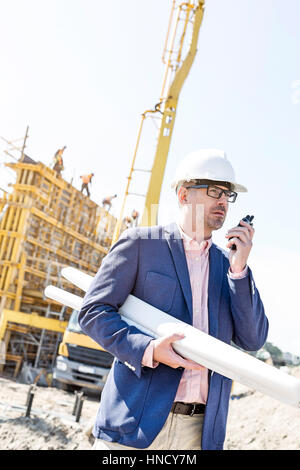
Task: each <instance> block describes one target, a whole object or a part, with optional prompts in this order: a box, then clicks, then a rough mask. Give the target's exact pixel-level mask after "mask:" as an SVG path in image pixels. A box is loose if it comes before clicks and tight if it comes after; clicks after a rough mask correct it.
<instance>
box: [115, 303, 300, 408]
mask: <svg viewBox="0 0 300 470" xmlns="http://www.w3.org/2000/svg"><path fill="white" fill-rule="evenodd" d="M119 311H120V312H121V313H122V315H123V316H124V317H125V318H126V319H130V320H133V321H137V319H138V320H139V323H142V324H143V326H145V327H146V328H147V329H148V330H150V331H152V332H153V334H154V335H156V336H164V335H169V334H171V333H174V332H182V333H184V335H185V337H184V338H183V339H181V340H179V341H176V342H174V343H173V347H174V349H175V351H177V352H178V353H179V354H181V355H182V356H183V357H185V358H188V359H192V360H193V361H195V362H198V363H199V364H202V365H203V366H205V367H207V368H208V369H211V370H213V371H215V372H218V373H219V374H221V375H224V376H226V377H228V378H230V379H232V380H236V381H237V382H239V383H241V384H243V385H246V386H248V387H250V388H254V389H255V390H258V391H260V392H262V393H264V394H266V395H269V396H271V397H273V398H275V399H277V400H279V401H282V402H284V403H287V404H289V405H292V406H296V407H300V380H299V379H297V378H296V377H293V376H291V375H288V374H286V373H284V372H282V371H280V370H278V369H276V368H275V367H273V366H270V365H269V364H266V363H264V362H262V361H260V360H259V359H256V358H255V357H253V356H251V355H249V354H247V353H245V352H243V351H240V350H238V349H236V348H234V347H232V346H230V345H228V344H226V343H224V342H223V341H220V340H218V339H216V338H214V337H213V336H210V335H208V334H206V333H203V332H202V331H200V330H198V329H196V328H194V327H192V326H190V325H188V324H187V323H185V322H182V321H180V320H178V319H176V318H174V317H172V316H170V315H168V314H166V313H164V312H162V311H161V310H159V309H157V308H155V307H153V306H151V305H149V304H147V303H146V302H144V301H142V300H140V299H138V298H137V297H134V296H132V295H129V296H128V298H127V299H126V301H125V302H124V304H123V305H122V306H121V307H120V309H119Z"/></svg>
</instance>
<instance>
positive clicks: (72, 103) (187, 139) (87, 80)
mask: <svg viewBox="0 0 300 470" xmlns="http://www.w3.org/2000/svg"><path fill="white" fill-rule="evenodd" d="M171 5H172V1H171V0H128V1H124V0H114V2H107V1H104V0H51V1H50V0H26V1H24V0H4V1H2V2H1V15H0V41H1V44H2V50H1V74H0V83H1V87H0V104H1V112H0V136H1V137H4V138H6V139H8V140H14V139H17V138H22V137H24V135H25V132H26V127H27V126H29V138H28V140H27V146H26V151H25V153H26V154H27V155H29V156H30V157H31V158H34V159H36V160H37V161H41V162H43V163H45V164H50V163H52V158H53V155H54V153H55V152H56V150H57V149H58V148H60V147H62V146H64V145H66V146H67V149H66V151H65V153H64V165H65V171H64V172H63V177H64V178H65V179H66V180H67V181H71V179H72V178H73V184H74V186H75V187H77V188H78V189H80V186H81V180H80V178H79V177H80V175H82V174H84V173H90V172H93V173H95V177H94V180H93V183H92V186H91V198H92V199H93V200H94V201H95V202H96V203H98V204H101V201H102V199H103V197H105V196H108V195H112V194H115V193H116V194H117V195H118V198H117V199H116V200H114V203H113V209H112V212H113V214H114V215H116V216H118V214H119V211H120V207H121V202H122V200H123V195H124V190H125V185H126V181H127V180H126V177H127V176H128V174H129V169H130V165H131V160H132V157H133V152H134V147H135V143H136V139H137V134H138V128H139V124H140V119H141V114H142V113H143V112H144V111H146V110H147V109H153V108H154V106H155V105H156V104H157V103H158V101H159V98H160V92H161V87H162V80H163V73H164V64H163V63H162V53H163V47H164V42H165V37H166V32H167V26H168V21H169V14H170V11H171ZM299 18H300V2H299V0H288V1H287V2H282V1H279V0H227V1H226V2H225V1H223V0H207V1H206V8H205V14H204V18H203V23H202V27H201V29H200V34H199V41H198V52H197V55H196V59H195V61H194V64H193V66H192V68H191V71H190V73H189V75H188V77H187V79H186V81H185V83H184V86H183V89H182V92H181V94H180V98H179V105H178V108H177V115H176V121H175V127H174V133H173V137H172V141H171V146H170V152H169V156H168V162H167V167H166V172H165V177H164V183H163V187H162V193H161V200H160V210H159V223H163V224H164V223H168V222H170V221H172V220H173V219H174V218H175V217H176V210H177V209H176V207H177V204H176V199H175V196H174V194H173V192H172V190H171V189H170V183H171V181H172V176H173V173H174V171H175V168H176V165H177V164H178V162H179V161H180V159H181V158H182V157H184V156H185V154H186V153H188V152H191V151H194V150H197V149H199V148H220V149H224V150H225V151H226V152H227V156H228V158H229V160H230V161H231V162H232V164H233V166H234V168H235V171H236V178H237V181H238V182H239V183H241V184H243V185H245V186H247V187H248V190H249V192H248V193H247V194H240V195H239V196H238V199H237V202H236V203H235V205H234V206H231V207H230V211H229V214H228V217H227V219H226V221H225V224H224V227H223V228H222V229H221V230H220V231H218V232H215V233H214V235H213V239H214V241H215V242H216V243H217V244H219V245H220V246H221V247H223V248H225V246H226V242H225V237H224V235H225V233H226V230H227V229H229V228H231V227H233V226H235V225H237V223H238V221H239V220H240V219H241V218H242V217H244V216H245V215H247V214H250V215H252V214H253V215H254V216H255V219H254V225H255V229H256V232H255V237H254V245H253V249H252V252H251V255H250V259H249V265H250V267H251V268H252V270H253V272H254V278H255V280H256V284H257V287H258V289H259V290H260V293H261V297H262V300H263V301H264V304H265V308H266V313H267V316H268V318H269V321H270V332H269V337H268V341H271V342H273V343H274V344H275V345H276V346H278V347H280V348H281V349H282V350H283V351H289V352H292V353H294V354H297V355H300V341H299V332H300V308H299V301H298V278H297V271H298V266H299V264H300V254H299V248H298V246H299V235H298V234H299V228H300V217H299V202H300V201H299V199H300V198H299V175H300V163H299V162H300V158H299V157H300V132H299V130H300V59H299V57H300V56H299V51H300V29H299ZM147 126H148V127H147V129H146V136H147V138H145V140H144V141H143V140H142V142H141V146H140V149H139V157H138V158H140V159H141V164H144V167H145V165H148V168H151V164H152V160H151V158H153V156H154V150H155V139H156V136H157V127H156V126H157V124H156V123H155V121H153V120H149V124H147ZM151 139H152V140H151ZM20 142H21V143H22V141H20ZM20 142H19V144H20ZM151 142H152V143H151ZM8 147H9V146H8V145H7V144H6V143H5V142H4V141H3V140H1V142H0V155H1V158H0V163H1V166H0V187H1V188H4V189H7V188H9V187H8V186H7V184H8V183H9V182H13V178H14V172H12V171H11V170H8V169H6V168H5V167H4V162H5V161H6V162H7V161H12V160H11V159H9V158H8V157H7V155H6V154H5V153H4V150H6V149H8ZM15 155H16V156H17V154H15ZM139 178H140V179H139ZM142 178H143V176H140V177H139V176H137V179H139V182H137V185H139V184H140V186H142V189H143V190H144V191H145V184H144V183H143V182H142ZM141 182H142V184H141ZM9 191H11V188H9ZM141 201H143V199H142V198H137V197H135V198H134V197H131V201H129V200H128V204H129V210H132V209H133V208H137V209H138V210H141V208H142V202H141Z"/></svg>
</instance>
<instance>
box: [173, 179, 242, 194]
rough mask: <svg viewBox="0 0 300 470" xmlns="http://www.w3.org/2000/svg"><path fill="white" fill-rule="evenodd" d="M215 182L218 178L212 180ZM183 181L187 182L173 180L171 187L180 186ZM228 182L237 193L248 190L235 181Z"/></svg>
mask: <svg viewBox="0 0 300 470" xmlns="http://www.w3.org/2000/svg"><path fill="white" fill-rule="evenodd" d="M214 181H215V182H216V183H217V182H218V180H214ZM183 183H188V181H186V180H183V181H173V183H172V184H171V188H173V189H175V191H176V189H177V188H178V187H179V186H181V185H182V184H183ZM229 183H231V184H232V190H233V191H236V192H237V193H247V192H248V189H247V188H246V186H243V185H242V184H237V183H232V182H231V181H229Z"/></svg>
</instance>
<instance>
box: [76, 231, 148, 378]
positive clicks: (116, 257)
mask: <svg viewBox="0 0 300 470" xmlns="http://www.w3.org/2000/svg"><path fill="white" fill-rule="evenodd" d="M139 245H140V240H139V236H138V229H129V230H126V231H125V232H123V234H122V235H121V237H120V238H119V240H118V241H117V242H116V243H115V244H114V246H113V247H112V248H111V250H110V252H109V253H108V254H107V255H106V257H105V258H104V259H103V261H102V263H101V266H100V269H99V270H98V272H97V274H96V276H95V277H94V279H93V281H92V283H91V286H90V288H89V289H88V291H87V292H86V295H85V296H84V299H83V304H82V307H81V310H80V312H79V324H80V326H81V328H82V330H83V331H84V332H85V333H86V334H87V335H89V336H90V337H91V338H93V339H94V340H95V341H96V342H97V343H99V344H100V345H101V346H102V347H103V348H104V349H105V350H106V351H108V352H110V353H111V354H112V355H114V356H115V357H116V358H117V359H119V360H120V361H121V362H123V363H125V364H126V365H128V367H130V369H131V370H132V371H133V372H134V373H135V374H136V375H137V376H138V377H140V376H141V373H142V359H143V355H144V351H145V349H146V347H147V345H148V344H149V342H150V341H151V340H152V339H153V338H152V337H151V336H148V335H146V334H145V333H143V332H142V331H140V330H139V329H138V328H136V327H134V326H131V325H128V324H127V323H126V322H125V321H123V320H122V319H121V316H120V314H119V313H118V309H119V307H120V306H121V305H122V304H123V303H124V302H125V300H126V298H127V297H128V295H129V294H130V293H131V291H132V289H133V287H134V284H135V280H136V276H137V271H138V261H139Z"/></svg>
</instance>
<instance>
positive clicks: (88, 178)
mask: <svg viewBox="0 0 300 470" xmlns="http://www.w3.org/2000/svg"><path fill="white" fill-rule="evenodd" d="M93 176H94V173H90V174H89V175H82V176H80V178H81V179H82V185H81V190H80V191H81V192H82V193H83V190H84V189H85V190H86V194H87V195H88V197H90V195H91V194H90V190H89V184H92V178H93Z"/></svg>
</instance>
